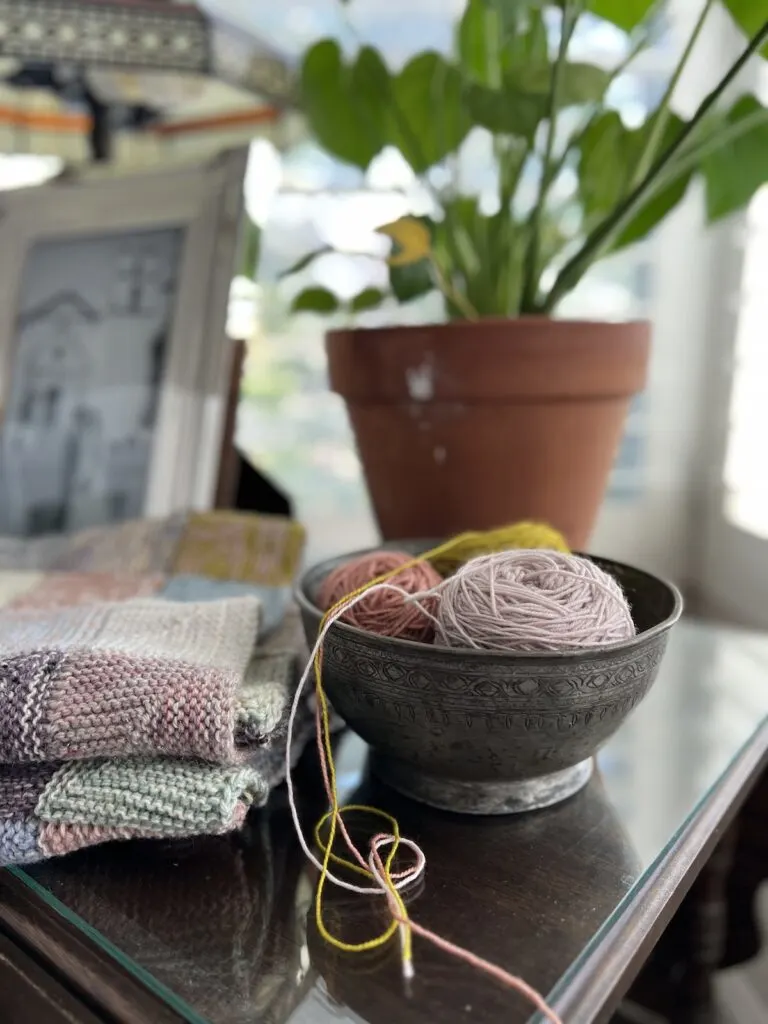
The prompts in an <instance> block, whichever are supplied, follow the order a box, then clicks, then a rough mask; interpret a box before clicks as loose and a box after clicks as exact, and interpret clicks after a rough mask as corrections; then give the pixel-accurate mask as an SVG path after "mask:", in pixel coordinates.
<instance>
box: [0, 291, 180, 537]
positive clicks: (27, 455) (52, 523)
mask: <svg viewBox="0 0 768 1024" xmlns="http://www.w3.org/2000/svg"><path fill="white" fill-rule="evenodd" d="M110 319H111V316H110V313H109V312H107V314H106V316H105V315H103V314H102V313H101V312H100V311H99V310H97V309H96V308H94V306H93V305H92V304H91V303H90V302H88V301H86V299H85V298H83V296H82V295H80V294H78V293H77V292H76V291H73V290H62V291H58V292H54V293H53V294H52V295H50V297H48V298H46V299H45V301H43V302H39V303H38V304H37V305H35V306H34V307H33V308H30V309H27V310H25V311H24V312H23V313H21V314H20V316H19V318H18V321H17V327H16V350H15V359H14V361H13V369H12V379H11V386H10V395H9V401H8V406H7V409H6V414H5V417H4V422H3V430H2V437H1V438H0V532H3V533H8V534H12V535H16V536H31V535H35V534H41V533H47V532H60V531H70V530H76V529H81V528H84V527H87V526H91V525H94V524H97V523H106V522H113V521H117V520H120V519H126V518H132V517H135V516H140V515H141V513H142V508H143V497H144V487H145V485H146V474H147V470H148V465H149V458H150V451H151V441H152V428H153V427H154V419H155V412H156V405H157V391H158V388H159V375H158V372H157V363H158V355H157V349H158V347H160V348H161V349H162V348H163V347H164V345H163V342H164V336H163V335H162V332H161V336H160V339H159V341H158V339H157V338H154V339H152V338H148V339H144V338H138V339H135V338H134V339H130V338H129V339H127V341H128V342H130V343H131V345H132V348H133V349H135V350H136V353H137V356H136V358H137V359H138V360H139V364H140V365H138V366H136V370H135V377H134V380H133V384H132V386H130V382H129V386H127V387H125V388H121V389H118V388H116V387H115V386H113V385H112V384H111V376H112V373H111V367H110V362H109V361H110V360H111V359H114V358H115V353H114V351H112V352H111V351H110V340H115V335H114V333H113V327H112V325H111V324H110V322H109V321H110ZM121 340H122V339H121V338H120V337H119V336H117V341H118V342H120V341H121Z"/></svg>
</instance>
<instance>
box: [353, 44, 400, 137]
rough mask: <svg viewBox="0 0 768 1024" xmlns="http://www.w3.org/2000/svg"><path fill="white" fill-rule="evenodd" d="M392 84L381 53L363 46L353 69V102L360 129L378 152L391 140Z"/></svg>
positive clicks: (370, 47)
mask: <svg viewBox="0 0 768 1024" xmlns="http://www.w3.org/2000/svg"><path fill="white" fill-rule="evenodd" d="M391 83H392V80H391V77H390V74H389V71H388V70H387V66H386V64H385V63H384V61H383V60H382V58H381V57H380V56H379V53H378V51H376V50H374V49H373V47H372V46H363V47H362V48H361V49H360V51H359V52H358V54H357V58H356V60H355V62H354V64H353V65H352V68H351V70H350V75H349V84H350V90H351V94H350V100H351V105H352V108H353V109H354V111H355V114H356V117H357V124H358V130H360V131H363V132H365V134H366V136H367V137H368V139H369V141H370V143H371V145H372V146H375V147H377V148H376V153H378V152H380V151H381V150H382V149H383V148H384V146H385V145H386V144H387V142H388V141H389V136H388V134H387V129H386V123H387V111H388V110H389V107H390V105H391V102H392V97H391V93H390V90H391ZM376 153H374V156H375V155H376Z"/></svg>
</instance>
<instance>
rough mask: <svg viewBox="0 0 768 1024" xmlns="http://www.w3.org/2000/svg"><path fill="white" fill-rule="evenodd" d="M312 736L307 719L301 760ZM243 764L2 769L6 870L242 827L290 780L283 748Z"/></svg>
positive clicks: (0, 828) (141, 762) (138, 762)
mask: <svg viewBox="0 0 768 1024" xmlns="http://www.w3.org/2000/svg"><path fill="white" fill-rule="evenodd" d="M313 731H314V722H313V718H312V715H311V714H310V712H309V710H308V708H303V709H302V713H301V715H300V718H299V722H298V728H297V733H296V740H297V742H296V744H295V748H294V761H295V760H296V759H297V757H298V755H299V753H300V752H301V750H302V749H303V746H304V744H305V743H306V742H307V740H308V739H309V737H310V736H311V734H312V733H313ZM280 739H281V740H282V741H283V742H280V743H275V744H274V745H273V746H271V747H264V748H262V749H261V750H259V751H257V752H256V753H254V754H253V756H252V757H251V758H250V759H249V761H248V762H247V763H246V764H243V765H236V766H235V765H211V764H207V763H205V762H202V761H193V760H178V759H172V758H159V757H158V758H132V759H120V758H115V759H112V758H108V759H89V760H85V761H70V762H67V763H58V764H43V765H40V764H32V765H4V766H2V768H0V866H5V865H7V864H31V863H34V862H35V861H39V860H44V859H45V858H47V857H55V856H60V855H62V854H65V853H72V852H73V851H75V850H79V849H82V848H84V847H86V846H93V845H95V844H97V843H104V842H108V841H110V840H114V839H178V838H183V837H188V836H197V835H206V834H207V835H221V834H223V833H225V832H230V831H232V830H233V829H237V828H240V826H241V825H242V824H243V822H244V820H245V815H246V813H247V811H248V808H249V807H262V806H263V805H264V804H265V803H266V802H267V799H268V797H269V794H270V792H271V790H272V789H273V788H274V787H275V786H277V785H279V783H281V782H282V781H283V779H284V778H285V743H284V736H283V735H281V736H280Z"/></svg>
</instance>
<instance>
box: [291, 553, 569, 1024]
mask: <svg viewBox="0 0 768 1024" xmlns="http://www.w3.org/2000/svg"><path fill="white" fill-rule="evenodd" d="M476 538H477V534H475V533H467V534H461V535H460V536H458V537H454V538H453V539H452V540H450V541H447V542H446V543H444V544H441V545H439V546H438V547H436V548H433V549H432V550H431V551H428V552H425V553H424V554H421V555H419V556H416V557H414V558H413V559H412V560H411V562H409V563H408V562H407V563H405V564H404V565H398V566H397V567H396V568H394V569H392V570H391V571H389V572H387V573H384V574H382V575H381V576H379V577H378V578H375V579H373V580H370V581H369V582H368V583H366V584H365V585H363V586H362V587H359V588H358V589H357V590H355V591H353V592H352V593H350V594H348V595H346V596H345V597H343V598H342V599H341V600H339V601H337V602H336V603H335V604H334V605H333V606H332V607H331V608H329V609H328V610H327V611H326V612H325V614H324V615H323V618H322V620H321V623H320V628H319V630H318V636H317V640H316V642H315V645H314V647H313V649H312V652H311V654H310V657H309V660H308V662H307V664H306V666H305V668H304V671H303V673H302V675H301V678H300V680H299V685H298V687H297V689H296V694H295V696H294V700H293V704H292V705H291V711H290V716H289V720H288V735H287V743H286V781H287V787H288V803H289V806H290V811H291V816H292V819H293V823H294V827H295V830H296V835H297V838H298V841H299V843H300V845H301V847H302V850H303V851H304V854H305V856H306V857H307V858H308V860H309V861H310V862H311V863H312V864H314V865H315V867H317V869H318V870H319V871H320V877H319V879H318V885H317V890H316V895H315V921H316V924H317V927H318V931H319V932H320V934H321V935H322V937H323V938H324V939H325V940H326V941H327V942H329V943H330V944H331V945H333V946H335V947H336V948H337V949H341V950H344V951H347V952H361V951H364V950H370V949H375V948H378V947H379V946H382V945H384V944H385V943H386V942H388V941H389V940H390V939H391V938H392V937H393V936H394V935H395V934H396V933H397V932H399V934H400V944H401V959H402V969H403V976H404V978H405V979H410V978H412V977H413V976H414V968H413V951H412V935H413V933H416V934H417V935H420V936H421V937H422V938H424V939H426V940H427V941H429V942H432V943H433V944H434V945H436V946H437V947H438V948H440V949H442V950H444V951H445V952H447V953H450V954H451V955H453V956H455V957H457V958H459V959H461V960H463V961H464V962H466V963H469V964H471V965H472V966H474V967H476V968H477V969H479V970H482V971H483V972H484V973H486V974H488V975H489V976H491V977H493V978H495V979H496V980H497V981H500V982H501V983H502V984H504V985H506V986H507V987H508V988H511V989H513V990H515V991H517V992H519V993H520V994H522V995H523V996H525V997H526V998H527V999H528V1000H529V1001H530V1002H531V1003H532V1004H533V1005H534V1006H535V1007H536V1008H537V1009H538V1010H539V1011H540V1012H541V1013H542V1014H543V1015H544V1016H545V1017H546V1018H547V1020H549V1021H550V1022H551V1024H562V1021H561V1020H560V1018H559V1017H558V1015H557V1014H556V1013H555V1012H554V1010H552V1009H551V1008H550V1007H549V1006H548V1005H547V1003H546V1001H545V1000H544V998H543V997H542V996H541V995H540V994H539V993H538V992H537V991H536V990H535V989H533V988H532V987H531V986H530V985H528V984H527V983H526V982H525V981H523V979H522V978H518V977H517V976H516V975H514V974H511V973H509V972H508V971H505V970H504V969H503V968H501V967H498V966H496V965H495V964H492V963H490V962H489V961H487V960H484V959H483V958H482V957H478V956H476V955H475V954H473V953H471V952H469V951H468V950H465V949H463V948H462V947H461V946H457V945H455V944H454V943H452V942H450V941H449V940H447V939H444V938H442V937H441V936H439V935H437V934H436V933H435V932H432V931H430V930H429V929H427V928H425V927H424V926H423V925H419V924H418V923H417V922H415V921H413V920H412V919H411V918H410V916H409V914H408V911H407V908H406V906H405V902H404V900H403V898H402V896H401V895H400V890H401V889H404V888H406V887H407V886H410V885H411V884H412V883H414V882H415V881H416V880H417V879H418V878H419V877H421V875H422V874H423V872H424V868H425V865H426V858H425V857H424V853H423V851H422V850H421V848H420V847H419V846H418V844H417V843H415V842H414V841H413V840H410V839H407V838H406V837H404V836H402V835H401V834H400V829H399V826H398V823H397V821H396V819H395V818H393V817H392V816H391V815H388V814H386V812H384V811H380V810H379V809H378V808H375V807H368V806H365V805H351V806H349V807H341V806H340V805H339V800H338V792H337V785H336V770H335V765H334V761H333V751H332V748H331V738H330V737H331V730H330V718H329V711H328V702H327V699H326V696H325V692H324V688H323V683H322V649H323V643H324V641H325V637H326V635H327V633H328V630H329V629H330V628H331V627H332V626H333V624H334V622H335V621H336V620H337V619H338V618H339V617H340V616H341V615H343V614H344V612H345V611H347V610H348V609H349V608H351V607H352V606H353V605H354V604H356V603H357V602H358V601H360V600H361V599H362V598H363V597H365V596H368V595H369V594H370V593H371V592H372V591H373V590H377V591H384V590H390V591H396V592H398V593H400V595H401V596H402V597H403V599H404V600H410V599H411V595H410V594H408V593H407V592H406V591H404V590H403V589H402V588H400V587H397V586H395V585H394V584H391V583H389V582H387V581H388V580H389V579H390V578H391V577H393V576H395V575H397V574H399V573H401V572H402V571H403V570H404V569H406V568H408V567H410V566H413V565H418V564H419V563H421V562H424V561H426V560H433V559H436V558H438V557H439V556H441V555H450V554H451V553H452V552H453V551H455V550H456V548H457V547H460V546H461V545H463V544H464V545H465V544H467V543H471V542H474V541H475V539H476ZM312 670H314V683H315V693H316V700H317V706H316V719H317V728H318V732H319V735H318V754H319V757H320V762H321V769H322V774H323V781H324V784H325V787H326V793H327V796H328V801H329V803H330V810H329V811H328V812H327V813H326V814H325V815H324V817H323V818H321V819H320V821H319V822H318V823H317V826H316V828H315V833H314V835H315V840H316V842H317V844H318V846H319V848H320V850H321V852H322V854H323V860H322V862H320V861H319V860H318V859H317V857H316V856H315V855H314V853H313V852H312V850H311V849H310V847H309V845H308V843H307V841H306V839H305V838H304V833H303V830H302V827H301V821H300V818H299V814H298V809H297V806H296V797H295V792H294V788H293V780H292V776H291V748H292V741H293V731H294V724H295V719H296V714H297V710H298V707H299V704H300V701H301V697H302V694H303V692H304V689H305V687H306V685H307V683H308V680H309V676H310V672H311V671H312ZM353 811H361V812H364V813H367V814H372V815H375V816H378V817H379V818H381V819H383V820H385V821H387V822H388V824H389V825H390V827H391V829H392V831H391V834H384V833H380V834H378V835H376V836H374V837H373V839H372V840H371V842H370V853H369V857H368V860H367V862H366V861H365V859H364V858H363V856H362V854H360V852H359V851H358V850H357V848H356V847H355V845H354V843H353V842H352V839H351V837H350V836H349V833H348V831H347V829H346V826H345V824H344V820H343V815H344V813H348V812H353ZM326 822H328V823H329V829H328V837H327V839H326V840H325V842H323V841H322V835H321V833H322V828H323V826H324V825H325V823H326ZM337 828H338V831H339V832H340V833H341V835H342V837H343V839H344V841H345V843H346V845H347V847H348V849H349V850H350V852H351V853H352V856H353V857H354V858H355V860H356V861H357V863H353V862H352V861H348V860H347V859H346V858H343V857H339V856H338V855H336V854H334V853H333V843H334V839H335V838H336V833H337ZM384 845H388V846H389V847H390V850H389V853H388V854H387V857H386V859H385V860H382V857H381V854H380V853H379V849H380V848H381V847H382V846H384ZM400 846H406V847H408V848H409V849H410V850H411V851H412V852H413V853H414V855H415V858H416V859H415V863H414V864H413V866H412V867H410V868H409V869H406V870H405V871H400V872H398V873H396V874H394V873H393V872H392V865H393V863H394V859H395V856H396V854H397V851H398V849H399V847H400ZM332 863H333V864H337V865H339V866H344V867H345V868H348V869H351V870H352V871H353V872H356V873H359V874H363V875H364V876H365V877H366V878H370V879H371V880H372V881H373V882H374V883H375V884H374V885H372V886H361V885H355V884H354V883H352V882H348V881H346V880H344V879H341V878H339V877H337V876H336V875H334V874H333V873H332V872H331V870H330V865H331V864H332ZM329 881H330V882H331V883H333V884H334V885H337V886H339V887H340V888H342V889H346V890H348V891H351V892H358V893H363V894H366V895H367V894H378V895H381V894H383V895H384V896H385V898H386V900H387V904H388V907H389V910H390V913H391V915H392V922H391V924H390V925H389V926H388V927H387V929H386V930H385V931H384V932H382V933H381V934H380V935H378V936H375V937H374V938H372V939H369V940H367V941H366V942H362V943H356V944H352V943H346V942H344V941H343V940H341V939H339V938H338V937H337V936H334V935H332V934H331V933H330V932H329V931H328V930H327V928H326V926H325V922H324V920H323V912H322V901H323V892H324V889H325V885H326V883H327V882H329Z"/></svg>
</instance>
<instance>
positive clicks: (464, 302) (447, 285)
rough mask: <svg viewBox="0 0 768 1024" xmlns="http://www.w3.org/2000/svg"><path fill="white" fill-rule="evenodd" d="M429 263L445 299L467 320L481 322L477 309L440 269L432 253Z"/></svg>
mask: <svg viewBox="0 0 768 1024" xmlns="http://www.w3.org/2000/svg"><path fill="white" fill-rule="evenodd" d="M429 262H430V265H431V267H432V273H433V274H434V275H435V283H436V284H437V287H438V289H439V290H440V291H441V292H442V293H443V295H444V296H445V298H446V299H448V301H449V302H452V303H453V304H454V306H455V307H456V308H457V309H458V310H459V312H460V313H461V314H462V315H463V316H464V317H466V319H467V320H479V319H480V314H479V313H478V312H477V310H476V309H475V307H474V306H473V305H472V303H471V302H470V301H469V299H468V298H467V296H466V295H464V294H463V293H462V292H460V291H459V290H458V289H456V288H454V287H453V285H452V284H451V282H450V281H449V280H448V278H447V277H446V276H445V274H444V273H443V272H442V270H441V269H440V267H439V265H438V262H437V260H436V259H435V257H434V255H433V254H431V253H430V255H429Z"/></svg>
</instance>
